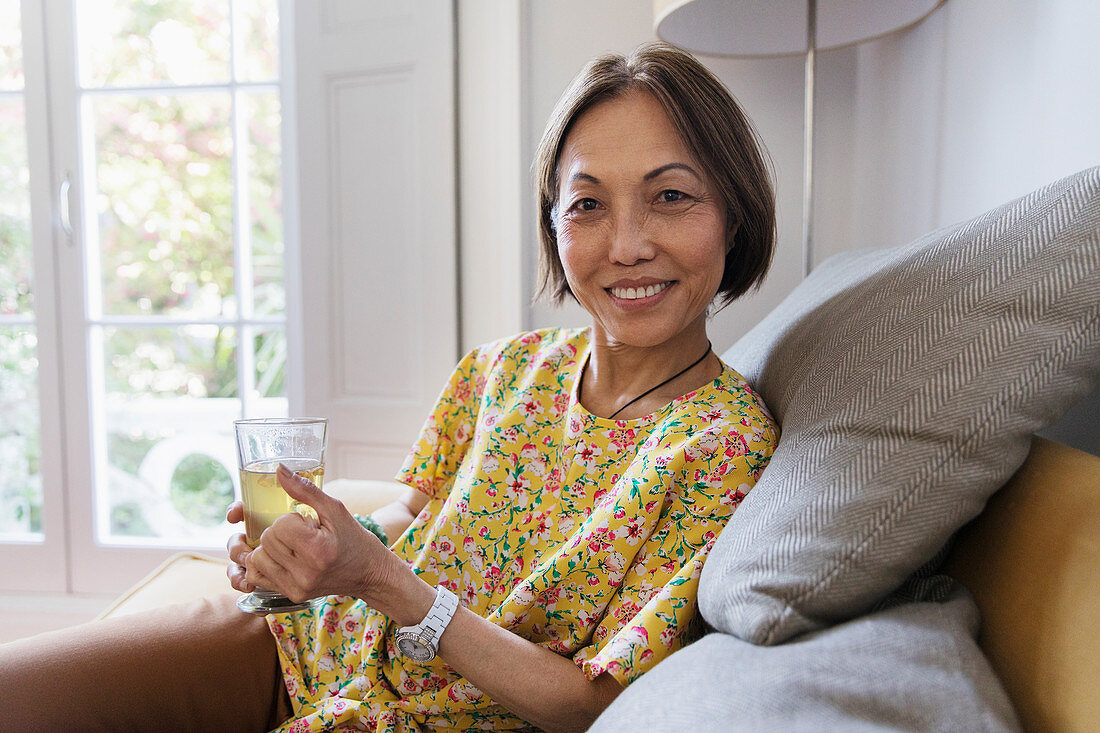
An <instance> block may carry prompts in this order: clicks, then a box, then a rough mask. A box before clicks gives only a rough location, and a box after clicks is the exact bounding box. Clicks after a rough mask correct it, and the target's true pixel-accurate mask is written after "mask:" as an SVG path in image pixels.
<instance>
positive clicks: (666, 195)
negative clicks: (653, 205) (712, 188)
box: [658, 188, 688, 204]
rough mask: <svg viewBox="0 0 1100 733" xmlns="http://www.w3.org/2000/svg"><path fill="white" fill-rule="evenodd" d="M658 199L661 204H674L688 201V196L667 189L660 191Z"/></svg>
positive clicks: (681, 192)
mask: <svg viewBox="0 0 1100 733" xmlns="http://www.w3.org/2000/svg"><path fill="white" fill-rule="evenodd" d="M658 198H659V199H660V201H661V203H663V204H675V203H677V202H679V201H686V200H687V199H688V195H687V194H686V193H684V192H683V191H677V190H676V189H672V188H669V189H666V190H664V191H661V193H660V194H658Z"/></svg>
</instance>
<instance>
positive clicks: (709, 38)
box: [653, 0, 945, 56]
mask: <svg viewBox="0 0 1100 733" xmlns="http://www.w3.org/2000/svg"><path fill="white" fill-rule="evenodd" d="M944 1H945V0H817V49H818V50H823V49H829V48H837V47H840V46H847V45H851V44H853V43H859V42H861V41H866V40H869V39H872V38H877V37H878V36H883V35H886V34H888V33H892V32H894V31H897V30H900V29H902V28H906V27H908V26H911V25H915V24H916V23H919V22H920V21H921V20H923V19H924V18H925V17H926V16H927V15H928V14H929V13H931V12H932V11H933V10H935V9H936V8H937V7H939V6H940V5H942V4H943V2H944ZM808 5H809V3H808V2H806V0H654V1H653V17H654V19H655V20H654V27H655V28H656V30H657V35H658V36H659V37H660V38H663V39H664V40H666V41H668V42H670V43H674V44H676V45H677V46H680V47H681V48H685V49H687V50H689V51H695V52H697V53H705V54H713V55H717V56H787V55H792V54H804V53H806V51H807V50H808V49H807V42H806V25H807V20H808V19H807V13H808V12H809V11H808Z"/></svg>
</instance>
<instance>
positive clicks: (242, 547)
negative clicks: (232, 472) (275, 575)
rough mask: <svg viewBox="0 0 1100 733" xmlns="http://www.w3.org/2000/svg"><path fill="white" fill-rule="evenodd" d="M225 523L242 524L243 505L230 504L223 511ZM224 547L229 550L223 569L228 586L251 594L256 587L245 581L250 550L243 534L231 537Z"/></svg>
mask: <svg viewBox="0 0 1100 733" xmlns="http://www.w3.org/2000/svg"><path fill="white" fill-rule="evenodd" d="M225 521H227V522H229V523H230V524H237V523H239V522H243V521H244V504H243V503H242V502H239V501H235V502H233V503H232V504H230V505H229V506H228V507H227V508H226V510H225ZM225 547H226V549H227V550H229V567H227V568H226V569H225V574H226V575H227V576H228V577H229V584H230V585H231V586H233V587H234V588H235V589H236V590H239V591H241V592H242V593H251V592H252V591H254V590H256V586H254V585H252V584H251V583H249V582H248V581H247V580H245V574H246V573H247V571H248V568H247V567H245V560H246V559H247V558H248V553H250V552H252V548H251V547H249V546H248V543H247V542H246V541H245V536H244V532H238V533H237V534H235V535H233V536H231V537H230V538H229V541H228V542H227V543H226V545H225Z"/></svg>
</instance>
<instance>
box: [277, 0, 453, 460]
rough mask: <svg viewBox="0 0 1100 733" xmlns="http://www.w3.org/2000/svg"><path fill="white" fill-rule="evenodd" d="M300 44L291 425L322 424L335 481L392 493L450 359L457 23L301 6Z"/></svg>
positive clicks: (367, 2)
mask: <svg viewBox="0 0 1100 733" xmlns="http://www.w3.org/2000/svg"><path fill="white" fill-rule="evenodd" d="M295 29H296V33H295V54H296V58H297V64H296V70H297V75H298V77H297V82H296V89H297V106H296V110H297V120H296V121H294V122H293V123H291V124H296V126H297V140H298V151H299V156H298V165H299V177H298V181H299V191H300V198H299V202H300V208H299V212H298V214H299V232H300V236H299V239H300V247H301V252H300V256H301V263H302V272H301V279H300V282H301V285H302V292H301V293H300V294H299V295H300V297H301V299H302V303H303V308H302V311H301V313H302V324H301V325H302V329H301V333H302V343H301V345H300V347H298V348H294V346H295V345H293V344H292V353H294V355H295V356H296V357H297V358H300V359H302V360H303V363H302V370H303V372H302V373H304V374H305V385H304V394H303V395H302V396H301V400H300V401H299V400H297V399H296V396H295V395H293V394H292V395H291V409H292V411H298V409H299V407H300V411H301V412H303V413H306V414H309V415H317V416H324V417H328V418H329V419H330V425H329V431H330V432H329V435H330V439H329V440H330V442H329V454H328V474H329V475H330V476H346V477H354V478H389V477H392V476H393V474H394V472H395V471H396V470H397V469H398V468H399V467H400V465H401V462H402V460H403V458H404V456H405V453H406V452H407V451H408V448H409V446H410V445H411V443H412V441H413V440H414V439H415V438H416V435H417V432H418V430H419V428H420V426H421V424H422V423H423V421H424V418H425V417H426V416H427V414H428V411H429V410H430V409H431V406H432V405H433V403H434V401H435V398H436V396H437V395H438V393H439V390H440V388H441V387H442V386H443V382H444V380H445V379H446V378H447V375H448V374H449V373H450V370H451V368H452V367H453V366H454V364H455V362H456V360H457V357H458V353H457V352H458V346H457V343H458V339H457V331H458V319H457V304H456V283H455V279H456V274H455V273H456V255H455V247H456V243H455V238H456V235H455V231H456V225H455V172H454V171H455V140H454V137H455V134H454V18H453V7H452V4H451V3H449V2H439V1H437V0H418V1H417V2H390V1H389V0H325V1H324V2H300V3H297V6H296V14H295ZM289 224H290V222H289V221H288V225H289ZM292 312H293V310H292ZM295 331H296V329H295V328H293V327H291V328H290V332H291V333H294V332H295Z"/></svg>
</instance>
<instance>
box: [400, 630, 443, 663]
mask: <svg viewBox="0 0 1100 733" xmlns="http://www.w3.org/2000/svg"><path fill="white" fill-rule="evenodd" d="M397 650H398V651H399V652H401V653H402V654H403V655H405V656H406V657H408V658H409V659H412V660H415V661H417V662H427V661H428V660H430V659H433V658H435V650H434V649H432V648H431V647H429V646H428V645H426V644H423V643H421V641H420V640H419V639H417V638H415V637H413V636H403V637H400V638H398V640H397Z"/></svg>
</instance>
